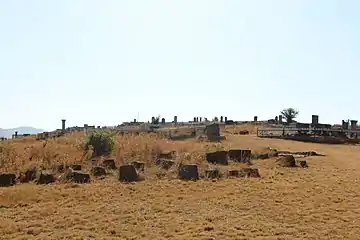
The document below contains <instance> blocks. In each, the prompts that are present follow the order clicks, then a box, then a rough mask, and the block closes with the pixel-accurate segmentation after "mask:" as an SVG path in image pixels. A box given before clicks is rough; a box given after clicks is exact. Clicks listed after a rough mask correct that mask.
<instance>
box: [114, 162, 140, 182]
mask: <svg viewBox="0 0 360 240" xmlns="http://www.w3.org/2000/svg"><path fill="white" fill-rule="evenodd" d="M138 178H139V175H138V173H137V171H136V169H135V166H134V165H132V164H129V165H122V166H120V168H119V181H120V182H135V181H138Z"/></svg>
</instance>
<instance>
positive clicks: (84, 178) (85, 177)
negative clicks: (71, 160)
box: [63, 168, 90, 183]
mask: <svg viewBox="0 0 360 240" xmlns="http://www.w3.org/2000/svg"><path fill="white" fill-rule="evenodd" d="M63 177H64V180H67V181H72V182H75V183H89V182H90V174H88V173H83V172H78V171H74V170H73V169H71V168H69V169H67V170H66V171H65V173H64V175H63Z"/></svg>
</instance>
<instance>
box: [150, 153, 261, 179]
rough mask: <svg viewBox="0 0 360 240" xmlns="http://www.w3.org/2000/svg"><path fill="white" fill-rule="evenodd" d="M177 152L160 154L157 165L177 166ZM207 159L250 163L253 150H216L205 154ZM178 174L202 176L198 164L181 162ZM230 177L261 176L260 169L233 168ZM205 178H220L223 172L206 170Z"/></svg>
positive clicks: (211, 162)
mask: <svg viewBox="0 0 360 240" xmlns="http://www.w3.org/2000/svg"><path fill="white" fill-rule="evenodd" d="M174 156H175V152H169V153H166V154H165V153H164V154H160V155H159V158H158V159H157V161H156V165H157V166H159V167H160V168H162V169H165V170H169V169H170V168H172V167H173V166H175V164H176V163H175V160H174ZM205 157H206V161H207V162H208V163H210V164H214V165H225V166H226V165H228V164H229V160H230V161H234V162H242V163H250V159H251V150H247V149H246V150H242V149H232V150H229V151H215V152H209V153H206V154H205ZM178 175H179V178H180V179H187V180H191V179H192V180H194V179H195V180H196V179H199V178H200V175H199V171H198V167H197V165H196V164H187V165H183V164H180V165H179V167H178ZM227 176H228V177H246V176H247V177H260V174H259V170H258V169H256V168H240V169H232V170H229V171H228V173H227ZM201 177H204V178H220V177H222V173H221V172H220V171H219V169H217V168H214V169H208V170H205V172H204V174H203V175H202V176H201Z"/></svg>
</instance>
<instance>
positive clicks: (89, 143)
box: [84, 131, 115, 157]
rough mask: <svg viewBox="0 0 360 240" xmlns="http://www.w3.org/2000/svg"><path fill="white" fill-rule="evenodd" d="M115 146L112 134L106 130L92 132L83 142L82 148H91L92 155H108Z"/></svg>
mask: <svg viewBox="0 0 360 240" xmlns="http://www.w3.org/2000/svg"><path fill="white" fill-rule="evenodd" d="M114 147H115V141H114V138H113V136H112V135H111V134H110V133H109V132H106V131H96V132H92V133H91V134H90V135H88V136H87V138H86V139H85V142H84V150H85V151H86V152H87V151H89V150H92V152H93V154H92V155H93V157H98V156H104V155H109V154H110V153H111V152H112V151H113V150H114Z"/></svg>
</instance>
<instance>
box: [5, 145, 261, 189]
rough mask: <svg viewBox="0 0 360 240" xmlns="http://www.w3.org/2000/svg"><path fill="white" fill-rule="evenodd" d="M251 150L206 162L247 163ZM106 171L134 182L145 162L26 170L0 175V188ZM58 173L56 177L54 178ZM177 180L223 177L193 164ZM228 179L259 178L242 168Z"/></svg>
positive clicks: (164, 164) (165, 156) (167, 160)
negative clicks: (203, 170) (200, 170)
mask: <svg viewBox="0 0 360 240" xmlns="http://www.w3.org/2000/svg"><path fill="white" fill-rule="evenodd" d="M174 157H175V152H169V153H162V154H160V155H159V156H158V157H157V158H156V161H155V165H156V166H158V167H159V168H161V169H164V170H169V169H170V168H172V167H173V166H176V164H175V160H174ZM250 157H251V150H240V149H234V150H230V151H216V152H210V153H206V160H207V162H209V163H211V164H219V165H228V160H233V161H236V162H249V161H250ZM108 170H118V173H119V177H118V180H119V181H120V182H135V181H140V180H144V178H145V177H144V173H145V163H144V162H138V161H134V162H132V163H130V164H125V165H121V166H120V167H119V168H117V167H116V164H115V161H114V160H113V159H106V160H104V161H103V162H102V163H101V164H100V165H97V166H93V167H92V168H91V170H90V173H86V172H82V166H81V165H79V164H73V165H69V166H68V165H63V164H60V165H56V166H54V168H53V170H52V171H47V170H37V169H35V168H33V169H29V170H27V171H26V172H24V173H20V175H19V176H16V174H14V173H0V186H2V187H5V186H12V185H15V184H16V183H28V182H35V183H37V184H49V183H53V182H55V181H57V180H60V181H70V182H74V183H90V181H91V175H92V176H93V177H95V178H97V179H102V178H104V177H105V176H106V175H107V174H108V172H107V171H108ZM57 173H60V176H59V177H56V176H55V175H56V174H57ZM177 173H178V178H179V179H182V180H198V179H199V178H201V177H204V178H220V177H222V174H221V173H220V171H219V170H218V169H216V168H215V169H208V170H206V171H205V172H204V174H203V175H202V176H200V174H199V169H198V166H197V165H196V164H180V165H179V166H177ZM228 176H229V177H245V176H247V177H260V174H259V171H258V169H254V168H241V169H234V170H230V171H229V172H228Z"/></svg>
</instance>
